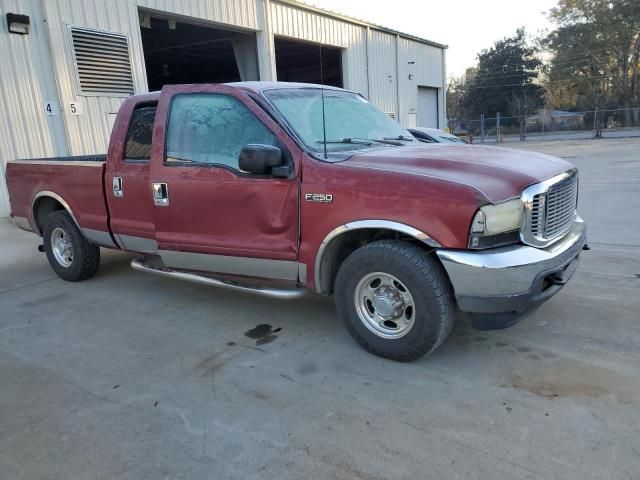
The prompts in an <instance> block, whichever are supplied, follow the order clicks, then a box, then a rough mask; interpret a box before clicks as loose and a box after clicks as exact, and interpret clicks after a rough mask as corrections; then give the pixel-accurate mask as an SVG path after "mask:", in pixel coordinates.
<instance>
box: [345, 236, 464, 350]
mask: <svg viewBox="0 0 640 480" xmlns="http://www.w3.org/2000/svg"><path fill="white" fill-rule="evenodd" d="M335 302H336V308H337V311H338V316H339V317H340V318H341V319H342V321H343V322H344V323H345V325H346V327H347V329H348V331H349V333H350V334H351V336H352V337H353V338H354V339H355V340H356V341H357V342H358V343H359V344H360V345H361V346H362V347H363V348H365V349H366V350H368V351H369V352H371V353H373V354H375V355H379V356H381V357H385V358H389V359H391V360H397V361H402V362H409V361H413V360H417V359H418V358H420V357H423V356H425V355H428V354H429V353H431V352H432V351H434V350H435V349H436V348H438V347H439V346H440V345H441V344H442V342H444V340H445V339H446V338H447V337H448V336H449V334H450V333H451V329H452V328H453V322H454V315H455V303H454V300H453V294H452V292H451V287H450V285H449V282H448V279H447V276H446V273H445V272H444V270H443V268H442V266H441V265H440V264H439V263H438V261H437V260H435V259H434V258H433V257H431V256H430V255H429V254H428V253H426V252H425V251H424V250H422V249H420V248H419V247H417V246H415V245H412V244H410V243H407V242H402V241H394V240H382V241H378V242H372V243H369V244H367V245H365V246H364V247H361V248H359V249H358V250H356V251H355V252H353V253H352V254H351V255H350V256H349V257H347V259H346V260H345V261H344V262H343V263H342V265H341V266H340V269H339V270H338V275H337V277H336V283H335Z"/></svg>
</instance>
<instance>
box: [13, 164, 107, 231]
mask: <svg viewBox="0 0 640 480" xmlns="http://www.w3.org/2000/svg"><path fill="white" fill-rule="evenodd" d="M106 157H107V156H106V155H82V156H65V157H49V158H29V159H19V160H12V161H9V162H8V163H7V174H6V179H7V187H8V189H9V195H10V198H11V208H12V212H11V213H12V215H13V216H14V217H16V218H17V220H23V221H25V220H26V222H23V224H28V225H29V226H30V227H31V228H32V229H33V230H36V231H37V233H39V230H40V228H41V226H42V225H41V221H42V220H43V219H42V218H38V207H39V205H40V204H41V202H43V201H48V202H51V200H45V199H46V198H52V199H53V200H55V201H57V202H59V203H61V204H62V205H64V204H65V203H66V206H68V209H69V210H70V211H71V212H72V215H73V217H74V218H75V219H76V222H77V223H78V224H79V225H80V227H81V228H82V229H83V230H93V231H99V232H105V233H108V232H109V224H108V210H107V205H106V201H105V194H104V171H105V163H106Z"/></svg>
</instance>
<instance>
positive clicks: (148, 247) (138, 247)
mask: <svg viewBox="0 0 640 480" xmlns="http://www.w3.org/2000/svg"><path fill="white" fill-rule="evenodd" d="M116 239H117V240H118V242H119V243H120V247H121V248H123V249H124V250H129V251H131V252H140V253H157V252H158V244H157V243H156V241H155V240H154V239H153V238H144V237H134V236H132V235H119V234H116Z"/></svg>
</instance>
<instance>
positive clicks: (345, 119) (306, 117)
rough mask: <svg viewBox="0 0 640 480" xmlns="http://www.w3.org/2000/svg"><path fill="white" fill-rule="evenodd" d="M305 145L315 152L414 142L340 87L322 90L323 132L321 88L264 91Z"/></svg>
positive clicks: (391, 120)
mask: <svg viewBox="0 0 640 480" xmlns="http://www.w3.org/2000/svg"><path fill="white" fill-rule="evenodd" d="M264 95H265V97H267V99H268V100H269V101H270V102H271V104H272V105H273V106H274V107H275V108H276V109H277V110H278V112H279V113H280V114H281V115H282V117H284V120H285V121H286V122H287V123H288V124H289V126H290V127H291V128H292V129H293V130H294V131H295V133H296V134H297V136H298V137H299V138H300V140H301V141H302V142H303V143H304V144H305V146H306V147H307V148H308V149H309V150H310V151H312V152H315V153H316V154H321V153H322V152H323V151H324V147H325V138H326V147H327V152H331V153H338V152H348V151H353V150H361V149H365V148H372V147H374V146H375V147H385V146H394V147H398V146H402V145H408V144H411V143H414V142H416V140H415V139H414V138H413V137H412V136H411V134H410V133H409V132H408V131H406V130H405V129H404V128H402V127H401V126H400V125H399V124H398V123H397V122H396V121H395V120H393V119H392V118H390V117H389V116H388V115H387V114H385V113H384V112H382V111H380V110H379V109H378V108H377V107H375V106H373V105H372V104H371V103H369V101H367V100H365V99H364V98H362V97H361V96H360V95H357V94H355V93H352V92H347V91H344V90H332V89H325V90H324V116H325V123H326V130H327V131H326V135H325V134H324V133H323V128H322V96H323V92H322V89H320V88H317V87H313V88H282V89H273V90H266V91H264Z"/></svg>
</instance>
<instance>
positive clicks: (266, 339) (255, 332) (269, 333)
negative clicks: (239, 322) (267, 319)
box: [244, 323, 282, 345]
mask: <svg viewBox="0 0 640 480" xmlns="http://www.w3.org/2000/svg"><path fill="white" fill-rule="evenodd" d="M280 330H282V328H280V327H278V328H275V329H274V328H273V327H272V326H271V325H269V324H268V323H261V324H260V325H257V326H256V327H255V328H252V329H251V330H247V331H246V332H244V336H245V337H249V338H252V339H254V340H255V341H256V345H264V344H266V343H271V342H273V341H274V340H275V339H276V338H278V336H277V335H275V334H276V333H278V332H279V331H280Z"/></svg>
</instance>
